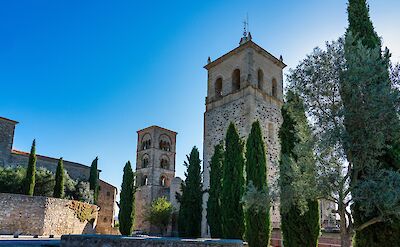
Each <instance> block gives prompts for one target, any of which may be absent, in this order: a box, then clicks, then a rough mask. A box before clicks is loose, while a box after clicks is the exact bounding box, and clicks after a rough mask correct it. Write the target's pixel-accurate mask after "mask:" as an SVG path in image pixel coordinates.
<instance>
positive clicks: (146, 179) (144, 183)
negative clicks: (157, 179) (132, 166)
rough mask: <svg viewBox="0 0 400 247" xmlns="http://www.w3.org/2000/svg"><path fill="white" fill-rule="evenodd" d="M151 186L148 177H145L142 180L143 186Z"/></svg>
mask: <svg viewBox="0 0 400 247" xmlns="http://www.w3.org/2000/svg"><path fill="white" fill-rule="evenodd" d="M148 184H149V179H148V178H147V176H143V179H142V186H145V185H148Z"/></svg>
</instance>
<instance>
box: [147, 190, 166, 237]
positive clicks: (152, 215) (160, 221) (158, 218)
mask: <svg viewBox="0 0 400 247" xmlns="http://www.w3.org/2000/svg"><path fill="white" fill-rule="evenodd" d="M172 212H173V207H172V204H171V203H170V202H169V201H168V200H167V198H166V197H159V198H157V199H156V200H154V201H153V202H152V203H151V205H150V207H149V209H148V211H147V212H146V216H145V219H146V220H147V221H148V222H150V224H151V225H154V226H156V227H157V228H158V229H159V231H160V233H161V235H164V234H165V233H166V232H167V228H168V224H169V222H170V221H171V216H172Z"/></svg>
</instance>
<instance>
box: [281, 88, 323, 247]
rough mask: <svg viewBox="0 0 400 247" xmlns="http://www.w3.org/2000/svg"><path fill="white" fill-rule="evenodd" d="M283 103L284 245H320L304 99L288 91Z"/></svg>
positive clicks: (314, 167) (309, 131)
mask: <svg viewBox="0 0 400 247" xmlns="http://www.w3.org/2000/svg"><path fill="white" fill-rule="evenodd" d="M286 96H287V99H286V103H285V105H284V106H283V107H282V116H283V124H282V126H281V129H280V131H279V137H280V140H281V159H280V181H279V184H280V191H281V196H280V199H281V210H280V213H281V229H282V234H283V241H284V245H285V246H288V247H296V246H318V237H319V233H320V222H319V205H318V204H319V203H318V200H317V199H316V198H317V193H316V191H317V185H316V180H315V176H316V161H315V159H314V155H313V144H314V143H313V140H312V133H311V130H310V127H309V125H308V122H307V117H306V115H305V110H304V106H303V102H302V100H301V99H300V97H299V96H298V95H296V94H294V93H293V92H292V91H288V93H287V95H286Z"/></svg>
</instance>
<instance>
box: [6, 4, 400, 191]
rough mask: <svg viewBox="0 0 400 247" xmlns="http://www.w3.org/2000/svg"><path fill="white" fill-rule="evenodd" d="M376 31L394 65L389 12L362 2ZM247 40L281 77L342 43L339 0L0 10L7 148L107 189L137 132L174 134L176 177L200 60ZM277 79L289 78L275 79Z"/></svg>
mask: <svg viewBox="0 0 400 247" xmlns="http://www.w3.org/2000/svg"><path fill="white" fill-rule="evenodd" d="M369 2H370V5H371V17H372V20H373V22H374V25H375V28H376V30H377V32H378V33H379V35H380V36H382V37H383V39H384V44H385V45H387V46H388V47H389V48H390V49H391V51H392V53H393V60H395V61H400V34H399V29H398V27H399V26H400V19H399V18H398V13H397V10H398V9H400V1H398V0H370V1H369ZM247 13H248V15H249V21H250V31H251V32H252V36H253V40H254V41H255V42H256V43H258V44H259V45H261V46H262V47H264V48H265V49H267V50H268V51H270V52H271V53H272V54H274V55H276V56H279V55H283V57H284V60H285V62H286V63H287V64H288V67H289V68H290V67H294V66H296V64H297V63H298V62H299V61H300V60H301V59H302V58H304V57H305V55H306V54H307V53H310V52H311V51H312V49H313V48H314V47H315V46H322V45H323V44H324V42H325V41H328V40H329V41H330V40H334V39H336V38H337V37H339V36H340V35H342V34H343V33H344V31H345V28H346V26H347V20H346V1H345V0H324V1H321V0H305V1H298V0H284V1H272V0H264V1H243V0H241V1H236V0H230V1H211V0H203V1H61V0H60V1H42V0H37V1H1V3H0V34H1V38H0V54H1V55H0V85H1V87H0V99H1V104H0V116H3V117H7V118H11V119H14V120H17V121H19V122H20V124H18V126H17V129H16V136H15V142H14V148H16V149H19V150H25V151H28V150H29V148H30V145H31V141H32V139H33V138H36V139H37V151H38V153H40V154H43V155H48V156H54V157H64V159H66V160H72V161H76V162H80V163H84V164H90V162H91V161H92V160H93V159H94V158H95V157H96V156H99V158H100V160H99V167H100V169H102V174H101V178H102V179H104V180H106V181H108V182H111V183H112V184H114V185H116V186H117V187H118V188H119V187H120V184H121V178H122V169H123V166H124V164H125V162H126V161H127V160H131V161H133V164H135V158H136V154H135V152H136V141H137V135H136V131H137V130H139V129H142V128H145V127H147V126H149V125H160V126H162V127H165V128H169V129H171V130H174V131H177V132H178V137H177V164H176V167H177V175H178V176H181V177H183V172H184V167H183V165H182V164H183V160H184V159H185V157H186V154H187V153H189V152H190V150H191V148H192V146H194V145H196V146H197V147H199V149H200V151H201V150H202V135H203V113H204V110H205V106H204V98H205V94H206V80H207V74H206V71H205V69H203V66H204V64H205V63H206V61H207V57H208V56H211V58H212V59H215V58H217V57H219V56H221V55H223V54H224V53H226V52H228V51H230V50H231V49H233V48H235V47H236V46H237V45H238V42H239V39H240V37H241V34H242V29H243V25H242V21H243V19H244V18H245V16H246V14H247ZM285 72H286V73H287V72H288V69H286V70H285Z"/></svg>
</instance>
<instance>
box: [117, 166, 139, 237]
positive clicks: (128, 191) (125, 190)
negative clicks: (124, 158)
mask: <svg viewBox="0 0 400 247" xmlns="http://www.w3.org/2000/svg"><path fill="white" fill-rule="evenodd" d="M133 181H134V174H133V171H132V167H131V162H130V161H128V162H126V164H125V167H124V175H123V177H122V186H121V194H120V210H119V214H118V220H119V231H120V232H121V234H122V235H127V236H129V235H131V234H132V230H133V222H134V215H135V187H134V184H133Z"/></svg>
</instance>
